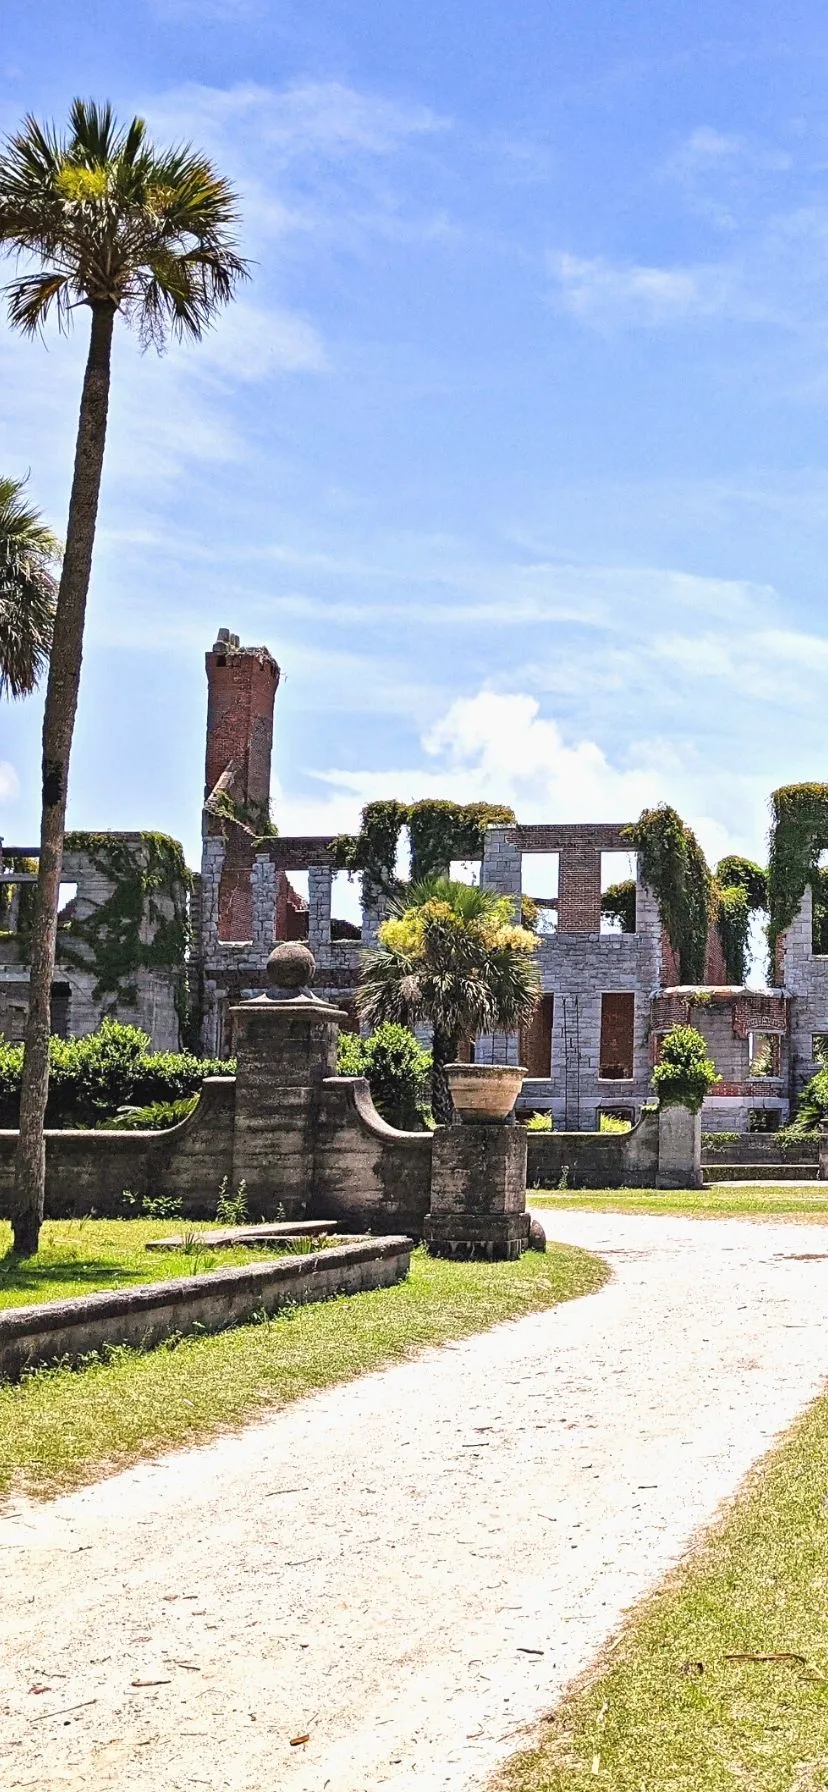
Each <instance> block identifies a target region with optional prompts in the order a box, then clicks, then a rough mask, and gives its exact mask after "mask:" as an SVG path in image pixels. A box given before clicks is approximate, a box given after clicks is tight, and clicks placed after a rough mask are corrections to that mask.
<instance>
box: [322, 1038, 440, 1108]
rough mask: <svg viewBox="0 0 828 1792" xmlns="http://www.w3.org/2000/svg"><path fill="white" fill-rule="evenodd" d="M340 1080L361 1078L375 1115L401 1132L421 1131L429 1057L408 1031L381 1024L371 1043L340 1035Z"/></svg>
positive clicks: (427, 1087)
mask: <svg viewBox="0 0 828 1792" xmlns="http://www.w3.org/2000/svg"><path fill="white" fill-rule="evenodd" d="M337 1069H338V1071H339V1075H340V1076H364V1077H367V1079H368V1087H369V1089H370V1091H371V1099H372V1101H373V1103H374V1106H375V1108H376V1109H377V1112H378V1113H380V1114H381V1115H382V1117H383V1120H387V1121H388V1124H389V1126H398V1127H399V1128H400V1129H401V1130H402V1131H403V1132H412V1131H422V1130H423V1126H424V1116H425V1109H426V1106H427V1103H428V1092H429V1085H430V1081H431V1053H430V1052H427V1051H425V1050H424V1049H423V1047H422V1046H421V1045H420V1044H419V1043H418V1041H417V1040H416V1039H415V1037H414V1034H413V1033H410V1032H409V1030H408V1028H407V1027H401V1026H399V1025H398V1024H397V1022H396V1021H383V1023H382V1025H381V1026H379V1027H377V1030H376V1032H375V1033H372V1034H371V1037H370V1039H361V1038H360V1036H359V1034H358V1033H340V1035H339V1049H338V1057H337Z"/></svg>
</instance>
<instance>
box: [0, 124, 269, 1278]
mask: <svg viewBox="0 0 828 1792" xmlns="http://www.w3.org/2000/svg"><path fill="white" fill-rule="evenodd" d="M237 222H238V207H237V202H236V197H235V194H234V193H233V190H232V188H231V187H230V186H229V185H228V184H227V182H226V181H224V180H223V179H221V177H220V176H219V175H218V174H216V172H215V170H214V169H213V167H212V166H211V164H210V162H209V161H207V160H206V158H205V157H204V156H202V155H199V154H197V153H196V152H195V151H194V150H193V149H192V148H191V147H190V146H189V145H184V146H179V147H177V148H173V149H165V150H159V149H156V148H155V146H154V145H153V144H152V143H151V142H150V140H149V138H148V137H147V133H146V126H145V124H144V121H143V119H140V118H134V119H133V120H132V122H131V124H129V125H128V126H126V127H122V126H119V125H118V124H117V122H116V120H115V117H114V114H113V112H112V108H111V107H110V106H108V105H105V106H98V105H94V104H91V103H86V102H84V101H83V100H75V101H74V103H73V105H72V109H71V113H70V119H69V129H68V132H65V133H64V134H62V135H60V134H58V132H57V131H56V130H55V129H54V127H53V126H50V125H49V126H41V125H40V124H38V123H37V121H36V120H35V119H34V118H31V117H30V118H27V119H26V121H25V124H24V126H23V128H22V130H21V131H20V132H19V133H18V134H17V135H16V136H13V137H10V138H8V139H7V140H6V142H5V144H4V145H3V148H2V153H0V246H4V247H5V248H6V249H7V250H9V251H10V252H11V253H12V254H13V255H16V256H17V257H18V259H19V260H20V261H21V262H22V270H21V272H20V273H19V274H18V276H17V277H16V278H15V279H14V280H13V281H12V283H11V285H10V286H9V288H8V289H7V290H8V298H9V317H10V319H11V322H12V324H13V325H15V326H16V327H17V328H19V329H20V330H22V331H23V333H24V334H25V335H29V336H34V335H35V334H37V333H38V332H39V331H40V330H41V329H42V328H43V326H44V325H45V323H46V321H47V319H48V318H49V316H50V315H51V314H52V313H54V314H55V315H56V317H57V322H58V324H59V326H60V327H61V328H62V329H67V328H68V327H69V326H70V325H71V323H72V322H73V320H74V317H75V313H76V311H77V310H78V308H79V307H81V306H83V307H85V308H86V309H87V310H88V312H89V315H90V333H89V351H88V356H87V362H86V372H85V375H84V381H83V390H82V394H81V403H80V417H79V421H78V433H77V441H76V447H75V466H74V474H73V479H72V491H71V496H70V500H69V520H68V525H67V530H66V549H65V553H64V558H63V570H62V574H61V579H60V586H59V589H58V597H57V607H56V612H55V623H54V635H53V641H52V655H51V660H50V664H49V679H48V685H47V690H46V713H45V717H44V723H43V786H42V803H43V807H42V817H41V835H40V869H39V878H38V885H37V897H36V905H35V919H34V927H33V934H32V963H31V982H30V997H29V1019H28V1026H27V1030H26V1056H25V1064H24V1071H23V1084H22V1089H21V1099H20V1137H19V1141H18V1148H17V1159H16V1169H15V1190H14V1197H13V1215H12V1217H13V1226H14V1241H15V1249H16V1250H17V1251H19V1252H21V1253H25V1254H28V1253H30V1252H33V1251H35V1250H36V1249H37V1243H38V1238H39V1231H40V1223H41V1220H42V1217H43V1191H44V1181H45V1158H44V1146H43V1117H44V1113H45V1108H46V1097H47V1094H48V1083H49V992H50V988H51V981H52V972H53V969H54V960H55V938H56V922H57V903H58V888H59V884H60V872H61V859H62V854H63V833H64V826H65V818H66V793H67V777H68V772H69V754H70V749H71V745H72V734H73V730H74V723H75V711H76V708H77V700H78V686H79V682H80V671H81V658H82V653H83V629H84V618H85V613H86V597H87V592H88V589H89V575H90V570H91V564H92V549H93V545H94V540H95V523H96V518H97V512H98V496H99V492H100V483H101V468H102V465H103V456H104V446H105V442H106V422H107V411H108V405H109V383H110V362H111V351H112V332H113V327H114V323H115V318H116V317H118V316H120V317H122V318H123V319H124V320H125V322H126V323H127V324H130V325H133V326H135V327H136V328H137V330H138V334H139V337H140V339H141V341H142V342H143V343H154V344H155V345H156V347H158V348H159V349H160V348H162V347H163V346H164V344H165V342H166V341H167V340H168V338H169V337H170V336H173V337H194V338H196V339H198V338H199V337H200V336H201V335H202V334H203V332H204V330H205V329H206V328H207V327H208V325H209V324H210V323H211V322H212V321H213V319H214V317H215V315H216V313H217V311H218V309H219V308H220V306H222V305H225V304H227V303H228V301H229V300H230V299H231V298H232V296H233V293H234V290H235V287H236V285H237V283H238V281H239V280H240V279H242V278H243V277H244V276H245V274H246V267H245V263H244V262H243V261H242V260H241V258H240V256H239V255H238V253H237V248H236V239H235V229H236V225H237Z"/></svg>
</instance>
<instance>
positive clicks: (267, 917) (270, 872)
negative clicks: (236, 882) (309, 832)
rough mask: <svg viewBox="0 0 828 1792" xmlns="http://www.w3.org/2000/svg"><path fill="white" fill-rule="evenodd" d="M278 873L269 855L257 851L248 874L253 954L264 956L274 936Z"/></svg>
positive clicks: (270, 948)
mask: <svg viewBox="0 0 828 1792" xmlns="http://www.w3.org/2000/svg"><path fill="white" fill-rule="evenodd" d="M277 882H278V874H277V871H276V867H275V865H274V864H272V863H271V859H270V855H269V854H268V853H266V852H257V854H256V856H255V858H254V860H253V870H252V873H251V876H250V890H251V896H252V902H253V956H254V957H255V958H258V957H259V956H260V955H261V956H262V957H264V958H266V957H267V955H268V953H269V952H270V951H271V950H272V947H273V942H274V940H275V937H276V887H277Z"/></svg>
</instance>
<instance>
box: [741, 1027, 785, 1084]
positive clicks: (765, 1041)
mask: <svg viewBox="0 0 828 1792" xmlns="http://www.w3.org/2000/svg"><path fill="white" fill-rule="evenodd" d="M779 1044H780V1041H779V1035H778V1033H751V1034H750V1036H749V1039H748V1052H749V1058H748V1062H749V1064H750V1074H751V1076H752V1077H760V1076H778V1075H779Z"/></svg>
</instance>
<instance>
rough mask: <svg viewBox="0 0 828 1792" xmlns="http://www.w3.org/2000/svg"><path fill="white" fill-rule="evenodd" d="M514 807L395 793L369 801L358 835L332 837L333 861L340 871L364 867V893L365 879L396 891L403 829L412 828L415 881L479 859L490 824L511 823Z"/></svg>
mask: <svg viewBox="0 0 828 1792" xmlns="http://www.w3.org/2000/svg"><path fill="white" fill-rule="evenodd" d="M514 819H515V816H514V811H513V810H512V809H507V808H504V806H503V805H502V804H501V803H452V802H448V801H443V800H442V799H440V798H436V797H428V798H425V799H424V800H423V801H422V802H419V803H401V802H398V801H397V800H396V799H395V798H393V797H392V798H388V799H386V800H384V801H381V802H376V803H367V804H366V806H365V808H364V809H363V811H362V818H361V826H360V831H359V833H358V834H338V835H337V837H336V839H335V840H332V841H331V853H332V856H333V859H334V863H335V864H336V865H338V866H339V868H340V870H342V871H351V872H353V871H360V872H361V873H362V876H363V896H364V895H365V894H366V881H367V883H368V884H373V885H374V886H375V887H376V888H378V889H380V890H382V891H383V892H384V893H385V895H395V894H397V893H398V891H399V889H400V880H399V878H398V877H397V875H396V870H395V866H396V859H397V848H398V846H399V839H400V834H401V833H402V830H403V828H404V827H407V828H408V836H409V841H410V845H411V881H412V883H420V882H421V881H422V880H423V879H424V878H428V877H439V876H441V875H445V872H446V870H447V868H448V866H449V865H450V864H451V862H452V860H453V859H481V858H482V857H483V847H484V842H485V834H486V829H487V827H490V826H494V825H497V824H498V823H500V824H506V823H509V822H513V821H514Z"/></svg>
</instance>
